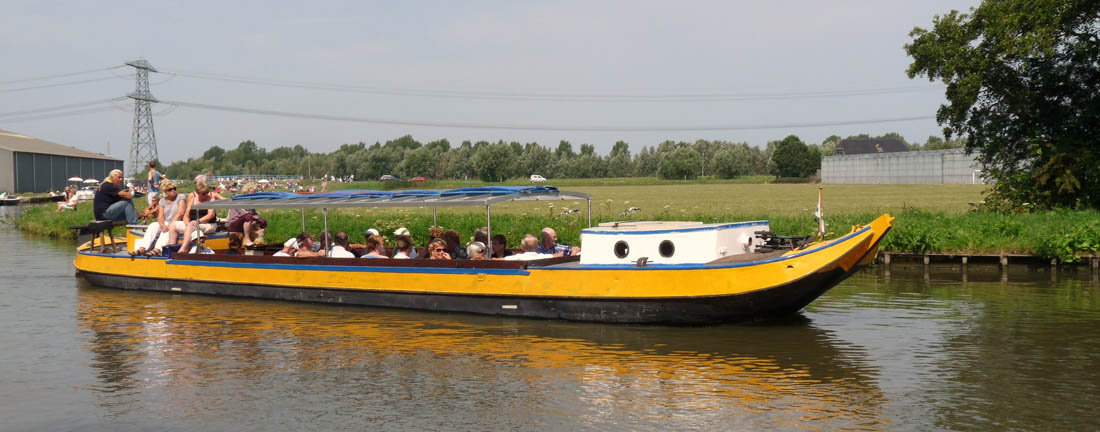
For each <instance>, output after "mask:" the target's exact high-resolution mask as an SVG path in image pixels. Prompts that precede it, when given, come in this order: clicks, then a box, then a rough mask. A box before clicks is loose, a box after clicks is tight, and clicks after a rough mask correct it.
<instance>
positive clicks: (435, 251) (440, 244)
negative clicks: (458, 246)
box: [427, 238, 451, 260]
mask: <svg viewBox="0 0 1100 432" xmlns="http://www.w3.org/2000/svg"><path fill="white" fill-rule="evenodd" d="M427 256H428V259H445V260H449V259H451V254H449V253H447V242H446V241H444V240H443V239H438V238H437V239H434V240H432V241H431V242H429V243H428V254H427Z"/></svg>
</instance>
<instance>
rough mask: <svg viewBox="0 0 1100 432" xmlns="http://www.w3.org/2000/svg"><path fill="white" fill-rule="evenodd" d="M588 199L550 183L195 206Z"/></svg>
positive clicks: (254, 198)
mask: <svg viewBox="0 0 1100 432" xmlns="http://www.w3.org/2000/svg"><path fill="white" fill-rule="evenodd" d="M591 199H592V197H591V196H590V195H588V194H583V193H579V192H566V191H561V190H558V188H556V187H553V186H480V187H465V188H458V189H448V190H415V189H414V190H401V191H378V190H341V191H334V192H316V193H293V192H255V193H250V194H242V195H236V196H234V197H232V198H230V199H228V200H221V201H207V202H204V203H201V204H199V205H197V206H196V208H199V209H207V208H213V209H229V208H240V207H247V208H257V209H259V208H268V209H270V208H341V207H449V206H488V205H491V204H495V203H498V202H504V201H541V200H591ZM242 201H243V202H242Z"/></svg>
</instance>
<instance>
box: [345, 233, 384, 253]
mask: <svg viewBox="0 0 1100 432" xmlns="http://www.w3.org/2000/svg"><path fill="white" fill-rule="evenodd" d="M374 235H379V234H378V230H376V229H374V228H367V230H366V231H363V243H352V244H350V245H348V246H350V247H351V251H352V252H354V253H355V254H356V256H361V255H363V254H365V253H366V252H365V251H363V249H366V248H367V239H369V238H370V236H374Z"/></svg>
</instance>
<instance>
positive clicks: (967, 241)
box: [15, 200, 1100, 262]
mask: <svg viewBox="0 0 1100 432" xmlns="http://www.w3.org/2000/svg"><path fill="white" fill-rule="evenodd" d="M139 201H141V200H135V203H137V204H138V207H144V202H143V201H141V202H140V203H139ZM91 207H92V205H91V203H80V204H79V205H78V207H77V210H76V211H67V212H61V213H58V212H55V211H54V209H55V207H54V206H53V205H37V206H27V207H26V208H25V209H24V211H23V214H22V216H21V217H20V218H19V219H16V220H15V224H16V225H17V226H18V227H19V228H20V229H22V230H24V231H28V232H33V233H37V234H43V235H47V236H51V237H58V238H73V233H72V231H70V230H69V226H71V225H83V224H86V223H87V222H88V221H89V220H91V219H92V210H91ZM598 210H599V209H598V208H596V207H594V209H593V211H594V214H593V220H592V222H593V224H598V223H600V222H604V221H611V220H623V219H629V217H615V216H610V215H609V216H600V212H599V211H598ZM260 214H261V215H262V216H263V217H264V218H267V220H268V230H267V240H268V243H271V244H276V243H281V242H282V241H284V240H286V239H288V238H290V237H292V236H294V235H297V234H298V232H300V231H301V223H302V213H301V212H299V211H287V210H280V211H260ZM305 215H306V217H305V222H306V223H305V225H306V231H308V232H311V233H318V232H320V231H321V230H322V229H323V227H324V219H323V218H322V215H321V212H320V211H319V210H308V211H306V212H305ZM222 216H224V214H223V215H222ZM878 216H879V215H878V214H873V213H862V214H836V215H829V214H826V221H827V222H828V223H829V227H828V230H827V231H828V234H827V236H826V237H827V238H836V237H839V236H842V235H844V234H847V233H848V232H849V230H850V229H851V227H852V226H854V225H858V224H864V223H868V222H870V221H871V220H873V219H874V218H876V217H878ZM894 216H895V217H897V220H896V221H895V223H894V229H893V230H892V231H891V232H890V234H888V235H887V236H886V238H885V239H884V240H883V243H882V245H881V250H884V251H891V252H904V253H958V254H963V253H969V254H1000V253H1019V254H1031V255H1038V256H1041V257H1044V258H1057V259H1058V260H1060V261H1062V262H1076V261H1078V260H1080V257H1082V256H1084V255H1093V254H1096V253H1098V252H1100V212H1097V211H1091V210H1089V211H1047V212H1034V213H1024V214H1001V213H983V212H975V213H964V214H960V215H948V214H944V213H931V212H925V211H921V210H915V209H906V210H903V211H902V212H900V213H898V214H895V215H894ZM438 218H439V219H438V220H439V225H440V226H442V227H443V228H444V229H453V230H456V231H458V232H459V235H460V236H461V238H463V239H464V240H466V241H469V239H471V238H472V236H473V233H474V231H475V230H476V229H477V228H478V227H481V226H484V225H485V214H484V213H482V212H471V211H469V209H465V210H456V211H452V210H450V209H446V210H445V209H441V210H440V211H439V215H438ZM645 218H646V219H654V220H696V221H702V222H730V221H748V220H768V221H770V223H771V228H772V231H774V232H776V233H778V234H780V235H809V234H811V233H813V232H814V229H815V226H816V223H815V222H814V220H813V218H812V217H809V216H778V217H769V216H767V215H762V214H742V215H732V214H721V215H719V214H702V213H687V212H675V213H674V212H671V211H668V212H661V213H657V214H650V215H646V216H645ZM492 222H493V226H492V228H493V233H494V234H504V235H505V236H507V237H508V241H509V244H510V245H516V244H518V242H519V240H520V239H521V238H522V237H523V235H524V234H536V235H537V234H538V232H539V231H541V230H542V228H543V227H546V226H550V227H553V228H555V229H556V230H557V232H558V237H559V241H560V242H561V243H564V244H571V245H579V244H580V231H581V230H582V229H583V228H585V227H587V226H588V223H587V214H586V213H585V211H584V210H581V211H579V212H575V213H565V214H560V213H555V211H547V210H545V209H538V208H533V209H530V210H528V211H520V212H517V211H516V210H510V211H501V212H499V213H493V220H492ZM431 225H432V214H431V210H430V209H397V210H391V209H341V210H333V211H330V212H329V229H330V230H331V231H333V232H337V231H345V232H347V233H348V234H350V236H351V237H352V239H357V240H361V239H362V237H363V231H365V230H366V229H368V228H374V229H377V230H378V231H379V232H381V233H382V235H383V236H384V237H385V238H386V239H387V241H393V231H394V230H395V229H397V228H398V227H406V228H408V229H409V231H411V232H412V235H413V238H414V241H415V242H416V244H417V246H424V242H425V241H426V240H427V237H428V229H429V228H430V227H431Z"/></svg>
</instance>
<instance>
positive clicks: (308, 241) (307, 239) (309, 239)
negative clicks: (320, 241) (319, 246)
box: [294, 232, 325, 258]
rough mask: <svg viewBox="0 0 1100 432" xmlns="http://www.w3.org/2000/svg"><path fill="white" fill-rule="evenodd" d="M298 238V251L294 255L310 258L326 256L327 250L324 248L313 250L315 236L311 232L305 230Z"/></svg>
mask: <svg viewBox="0 0 1100 432" xmlns="http://www.w3.org/2000/svg"><path fill="white" fill-rule="evenodd" d="M297 240H298V252H297V253H295V254H294V256H295V257H296V258H310V257H319V256H325V251H323V250H318V251H314V250H313V246H314V244H313V236H312V235H310V234H309V233H307V232H303V233H301V234H298V237H297Z"/></svg>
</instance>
